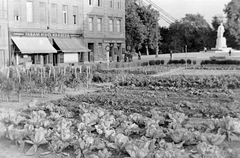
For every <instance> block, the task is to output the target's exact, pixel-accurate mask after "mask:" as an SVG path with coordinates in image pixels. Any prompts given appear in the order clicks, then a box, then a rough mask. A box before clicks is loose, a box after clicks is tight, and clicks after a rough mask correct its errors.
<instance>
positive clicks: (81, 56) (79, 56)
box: [78, 52, 84, 62]
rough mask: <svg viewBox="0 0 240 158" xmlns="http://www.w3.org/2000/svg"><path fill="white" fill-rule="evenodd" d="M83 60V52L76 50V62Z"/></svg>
mask: <svg viewBox="0 0 240 158" xmlns="http://www.w3.org/2000/svg"><path fill="white" fill-rule="evenodd" d="M83 61H84V56H83V52H78V62H83Z"/></svg>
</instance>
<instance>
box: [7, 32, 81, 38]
mask: <svg viewBox="0 0 240 158" xmlns="http://www.w3.org/2000/svg"><path fill="white" fill-rule="evenodd" d="M11 35H12V36H27V37H82V34H69V33H47V32H11Z"/></svg>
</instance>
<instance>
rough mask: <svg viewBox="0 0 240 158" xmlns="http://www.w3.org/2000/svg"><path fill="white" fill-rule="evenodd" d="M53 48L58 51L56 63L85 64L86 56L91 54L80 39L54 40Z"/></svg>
mask: <svg viewBox="0 0 240 158" xmlns="http://www.w3.org/2000/svg"><path fill="white" fill-rule="evenodd" d="M53 46H54V47H55V48H56V49H57V50H58V54H57V55H58V56H54V58H53V59H54V61H55V60H56V63H60V64H61V63H84V61H85V60H84V55H85V54H86V53H88V52H90V50H89V49H87V48H86V47H85V46H84V45H83V42H82V40H81V39H80V38H75V37H73V38H68V39H66V38H54V39H53Z"/></svg>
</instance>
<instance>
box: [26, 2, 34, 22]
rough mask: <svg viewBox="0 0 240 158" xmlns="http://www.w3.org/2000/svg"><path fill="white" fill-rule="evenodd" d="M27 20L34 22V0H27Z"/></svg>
mask: <svg viewBox="0 0 240 158" xmlns="http://www.w3.org/2000/svg"><path fill="white" fill-rule="evenodd" d="M27 22H33V2H31V1H27Z"/></svg>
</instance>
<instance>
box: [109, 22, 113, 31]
mask: <svg viewBox="0 0 240 158" xmlns="http://www.w3.org/2000/svg"><path fill="white" fill-rule="evenodd" d="M109 31H110V32H113V19H109Z"/></svg>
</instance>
